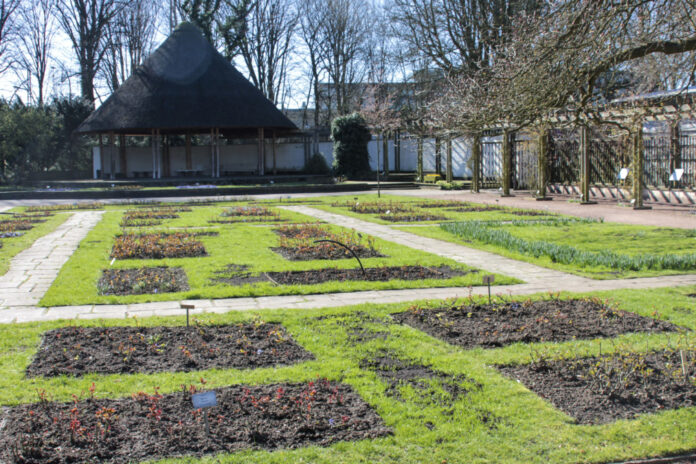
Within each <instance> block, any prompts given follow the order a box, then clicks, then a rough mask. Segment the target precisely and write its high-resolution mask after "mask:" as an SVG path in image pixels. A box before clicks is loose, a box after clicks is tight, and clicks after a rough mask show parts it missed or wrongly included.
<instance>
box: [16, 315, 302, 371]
mask: <svg viewBox="0 0 696 464" xmlns="http://www.w3.org/2000/svg"><path fill="white" fill-rule="evenodd" d="M311 359H314V356H313V355H312V354H311V353H309V352H308V351H306V350H305V349H304V348H302V347H301V346H299V345H298V344H297V343H295V341H294V340H293V339H292V337H291V336H290V335H289V334H288V333H287V332H286V331H285V329H284V328H283V326H281V325H280V324H273V323H265V322H256V323H247V324H237V325H211V326H192V327H178V326H177V327H64V328H61V329H55V330H49V331H48V332H46V333H44V336H43V340H42V342H41V346H40V347H39V350H38V352H37V353H36V356H35V358H34V361H33V362H32V363H31V364H30V365H29V367H28V368H27V376H28V377H37V376H47V377H51V376H57V375H62V374H66V375H75V376H79V375H84V374H87V373H99V374H119V373H135V372H141V373H153V372H163V371H165V372H189V371H197V370H205V369H225V368H228V369H229V368H236V369H245V368H258V367H269V366H279V365H289V364H294V363H297V362H300V361H307V360H311Z"/></svg>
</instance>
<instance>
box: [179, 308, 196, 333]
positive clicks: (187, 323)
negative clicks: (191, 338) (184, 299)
mask: <svg viewBox="0 0 696 464" xmlns="http://www.w3.org/2000/svg"><path fill="white" fill-rule="evenodd" d="M179 306H180V307H181V309H185V310H186V327H188V326H189V311H191V310H192V309H196V305H192V304H185V303H179Z"/></svg>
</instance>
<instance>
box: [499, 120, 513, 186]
mask: <svg viewBox="0 0 696 464" xmlns="http://www.w3.org/2000/svg"><path fill="white" fill-rule="evenodd" d="M502 150H503V181H502V184H503V185H502V187H503V194H502V195H501V196H503V197H509V196H511V195H510V188H511V187H512V149H511V147H510V129H503V148H502Z"/></svg>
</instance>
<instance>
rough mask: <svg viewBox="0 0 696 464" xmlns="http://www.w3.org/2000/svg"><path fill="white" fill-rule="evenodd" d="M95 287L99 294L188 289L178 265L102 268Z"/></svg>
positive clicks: (162, 291) (140, 293)
mask: <svg viewBox="0 0 696 464" xmlns="http://www.w3.org/2000/svg"><path fill="white" fill-rule="evenodd" d="M97 288H98V290H99V294H100V295H143V294H146V293H172V292H185V291H187V290H189V286H188V280H187V278H186V272H184V270H183V269H181V268H179V267H141V268H138V269H104V270H103V271H102V275H101V277H100V279H99V282H98V283H97Z"/></svg>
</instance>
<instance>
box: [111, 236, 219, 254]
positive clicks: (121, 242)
mask: <svg viewBox="0 0 696 464" xmlns="http://www.w3.org/2000/svg"><path fill="white" fill-rule="evenodd" d="M206 254H207V253H206V251H205V247H204V246H203V244H202V243H201V242H199V241H198V240H195V235H194V234H190V233H185V232H178V233H173V234H162V233H159V234H124V235H120V236H118V237H116V241H115V242H114V246H113V248H112V249H111V257H112V258H117V259H161V258H189V257H195V256H206Z"/></svg>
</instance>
